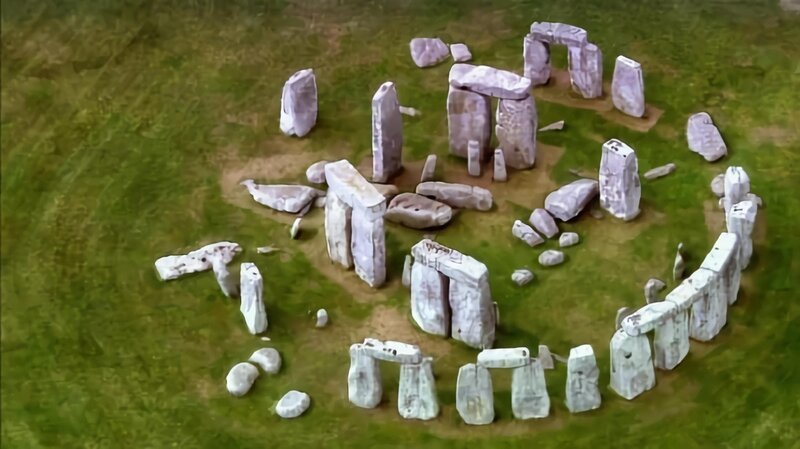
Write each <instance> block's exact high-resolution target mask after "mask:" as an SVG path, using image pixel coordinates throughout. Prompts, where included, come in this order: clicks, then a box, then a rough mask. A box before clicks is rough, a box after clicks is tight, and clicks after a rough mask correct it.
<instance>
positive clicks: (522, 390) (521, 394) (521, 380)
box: [511, 359, 550, 419]
mask: <svg viewBox="0 0 800 449" xmlns="http://www.w3.org/2000/svg"><path fill="white" fill-rule="evenodd" d="M511 411H512V413H513V414H514V418H517V419H531V418H547V416H548V415H550V396H549V395H548V394H547V383H546V381H545V378H544V369H543V367H542V364H541V363H540V361H539V360H536V359H532V360H530V361H529V363H526V364H525V365H523V366H520V367H518V368H514V371H513V372H512V374H511Z"/></svg>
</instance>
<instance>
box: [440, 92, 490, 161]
mask: <svg viewBox="0 0 800 449" xmlns="http://www.w3.org/2000/svg"><path fill="white" fill-rule="evenodd" d="M447 129H448V140H449V143H450V153H451V154H454V155H456V156H459V157H463V158H466V157H467V156H468V154H467V150H468V143H469V141H470V140H477V141H478V142H479V143H480V147H481V151H483V153H484V155H487V154H488V152H489V151H490V150H491V146H490V144H491V140H492V101H491V98H490V97H489V96H487V95H481V94H479V93H475V92H470V91H468V90H466V89H458V88H455V87H453V86H450V89H449V90H448V92H447Z"/></svg>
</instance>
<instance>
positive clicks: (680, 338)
mask: <svg viewBox="0 0 800 449" xmlns="http://www.w3.org/2000/svg"><path fill="white" fill-rule="evenodd" d="M672 315H673V316H671V317H669V318H668V319H666V320H664V322H662V323H661V324H660V325H658V326H656V330H655V333H654V334H655V335H654V337H653V354H654V356H653V364H654V365H655V366H656V368H658V369H662V370H671V369H673V368H675V367H676V366H678V364H680V363H681V362H682V361H683V359H684V358H686V355H687V354H689V312H688V311H686V310H680V309H679V308H678V307H677V305H676V308H675V313H673V314H672Z"/></svg>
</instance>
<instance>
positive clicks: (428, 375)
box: [397, 357, 439, 421]
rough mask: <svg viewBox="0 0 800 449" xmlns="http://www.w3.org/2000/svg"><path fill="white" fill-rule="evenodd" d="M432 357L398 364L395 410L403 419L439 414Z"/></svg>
mask: <svg viewBox="0 0 800 449" xmlns="http://www.w3.org/2000/svg"><path fill="white" fill-rule="evenodd" d="M432 362H433V358H431V357H424V358H423V359H422V361H421V362H420V363H418V364H408V363H406V364H402V365H400V385H399V386H398V388H397V411H398V412H399V413H400V416H402V417H403V418H404V419H420V420H425V421H427V420H429V419H433V418H436V416H438V415H439V399H438V398H437V396H436V380H435V379H434V377H433V367H432Z"/></svg>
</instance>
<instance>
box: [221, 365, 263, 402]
mask: <svg viewBox="0 0 800 449" xmlns="http://www.w3.org/2000/svg"><path fill="white" fill-rule="evenodd" d="M257 378H258V368H256V367H255V366H253V365H251V364H249V363H246V362H243V363H237V364H236V365H234V367H233V368H231V370H230V371H229V372H228V375H227V376H225V386H226V387H227V389H228V393H230V394H231V395H233V396H236V397H240V396H244V395H245V394H247V392H248V391H250V388H252V386H253V382H255V381H256V379H257Z"/></svg>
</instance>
